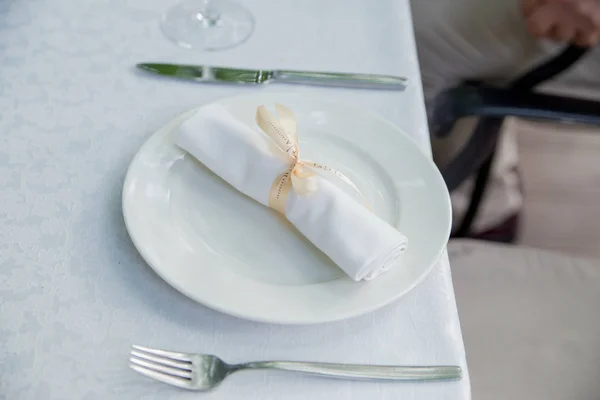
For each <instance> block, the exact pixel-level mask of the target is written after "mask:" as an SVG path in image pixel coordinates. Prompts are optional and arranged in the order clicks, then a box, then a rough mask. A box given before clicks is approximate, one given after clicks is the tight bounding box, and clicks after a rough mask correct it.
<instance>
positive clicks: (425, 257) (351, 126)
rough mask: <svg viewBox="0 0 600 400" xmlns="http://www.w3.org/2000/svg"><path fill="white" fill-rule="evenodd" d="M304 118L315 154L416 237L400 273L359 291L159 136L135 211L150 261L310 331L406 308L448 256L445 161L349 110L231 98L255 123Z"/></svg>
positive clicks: (135, 193) (134, 173)
mask: <svg viewBox="0 0 600 400" xmlns="http://www.w3.org/2000/svg"><path fill="white" fill-rule="evenodd" d="M274 101H277V102H279V103H281V104H283V105H285V106H287V107H289V108H290V109H292V110H293V111H294V113H295V114H296V116H297V118H298V122H299V123H298V126H299V137H300V149H301V151H302V154H303V157H305V158H307V159H312V160H317V161H320V162H323V163H327V164H328V165H330V166H331V167H333V168H336V169H338V170H340V171H341V172H343V173H344V174H346V175H347V176H349V178H350V179H352V180H353V181H354V182H355V183H356V185H357V186H358V187H359V189H360V190H361V191H362V192H363V194H364V195H365V197H366V199H367V201H368V203H369V204H370V206H371V207H372V208H373V210H374V212H376V213H377V214H378V215H379V216H380V217H381V218H383V219H385V220H386V221H388V222H389V223H390V224H392V225H393V226H395V227H397V228H398V229H399V230H400V231H401V232H403V233H404V234H405V235H406V236H407V237H408V250H407V251H406V253H405V255H404V256H403V258H402V259H401V261H400V263H399V265H397V266H395V267H394V268H393V269H392V271H390V272H388V273H386V274H384V275H383V276H380V277H378V278H376V279H375V280H373V281H370V282H354V281H352V280H351V279H349V278H348V277H347V276H346V275H344V274H343V272H341V270H339V269H338V268H337V267H336V266H335V265H334V264H333V263H332V262H331V261H330V260H329V259H328V258H326V257H325V256H324V255H323V254H322V253H321V252H320V251H319V250H317V249H316V248H315V247H314V246H312V245H311V244H310V243H309V242H308V241H307V240H306V239H305V238H304V237H303V236H302V235H301V234H299V233H298V232H296V231H295V230H294V229H292V227H291V225H289V224H287V223H286V222H285V220H283V219H282V218H281V217H280V216H279V215H278V214H277V213H275V212H274V211H272V210H270V209H268V208H266V207H264V206H262V205H260V204H259V203H257V202H254V201H253V200H251V199H249V198H248V197H245V196H243V195H242V194H240V193H239V192H237V191H236V190H235V189H233V188H232V187H231V186H229V185H228V184H226V183H225V182H224V181H222V180H221V179H220V178H218V177H217V176H215V175H214V174H213V173H212V172H210V171H209V170H207V169H206V168H205V167H204V166H203V165H202V164H200V163H199V162H197V161H196V160H195V159H193V158H192V157H191V156H189V155H187V154H186V153H184V152H183V151H182V150H180V149H179V148H177V147H176V146H175V145H174V144H173V142H172V140H171V137H172V133H173V132H174V131H175V130H176V129H178V126H179V125H180V124H181V122H182V121H184V120H185V119H186V118H188V117H189V116H190V115H191V114H192V113H193V111H190V112H188V113H186V114H184V115H182V116H180V117H179V118H177V119H175V120H174V121H172V122H170V123H169V124H167V125H166V126H165V127H163V128H161V129H160V130H159V131H158V132H156V133H155V134H154V135H153V136H152V137H151V138H150V139H149V140H148V141H147V142H146V143H145V144H144V145H143V146H142V148H141V149H140V151H139V152H138V154H137V155H136V156H135V158H134V160H133V162H132V163H131V166H130V167H129V171H128V173H127V177H126V179H125V186H124V188H123V214H124V217H125V223H126V225H127V229H128V230H129V234H130V235H131V238H132V240H133V242H134V244H135V246H136V247H137V249H138V250H139V252H140V253H141V254H142V256H143V257H144V259H145V260H146V262H147V263H148V264H149V265H150V266H151V267H152V268H153V269H154V270H155V271H156V272H157V273H158V274H159V275H160V276H161V277H162V278H163V279H164V280H165V281H167V282H168V283H169V284H171V285H172V286H173V287H175V288H176V289H178V290H179V291H180V292H182V293H184V294H185V295H187V296H189V297H191V298H192V299H194V300H196V301H198V302H200V303H202V304H204V305H206V306H209V307H211V308H214V309H216V310H219V311H222V312H224V313H228V314H231V315H235V316H238V317H241V318H247V319H251V320H257V321H263V322H272V323H284V324H309V323H320V322H327V321H334V320H341V319H344V318H349V317H353V316H357V315H360V314H363V313H366V312H369V311H372V310H375V309H377V308H379V307H382V306H384V305H386V304H388V303H390V302H392V301H393V300H395V299H398V298H399V297H401V296H402V295H404V294H405V293H407V292H408V291H409V290H410V289H412V288H413V287H415V286H416V284H417V283H418V282H419V281H420V280H422V279H423V278H424V277H425V275H426V274H427V273H428V272H429V271H430V269H431V268H432V267H433V265H434V264H435V262H436V261H437V259H438V258H439V256H440V254H441V253H442V251H443V250H444V248H445V246H446V243H447V240H448V236H449V232H450V223H451V212H450V200H449V195H448V192H447V190H446V186H445V184H444V181H443V180H442V177H441V175H440V174H439V171H438V170H437V168H436V167H435V165H434V164H433V162H432V161H431V160H430V159H429V158H428V157H427V156H425V155H424V154H423V153H422V152H421V151H420V150H419V148H418V147H417V146H416V144H415V143H414V142H413V141H412V140H411V139H410V138H409V137H408V136H407V135H406V134H404V133H403V132H402V131H401V130H400V129H399V128H398V127H396V126H394V125H392V124H391V123H389V122H387V121H386V120H384V119H382V118H381V117H379V116H377V115H375V114H372V113H370V112H366V111H363V110H359V109H355V108H352V107H349V106H346V105H341V104H338V103H333V102H327V101H323V100H320V99H316V98H307V97H305V96H302V95H295V94H277V95H276V97H274V95H252V96H241V97H234V98H228V99H224V100H220V101H219V103H221V104H223V105H224V106H225V107H226V108H227V109H228V110H229V111H230V112H231V113H232V114H233V115H234V116H235V117H236V118H238V119H239V120H241V121H243V122H245V123H247V124H249V125H251V126H254V114H255V111H256V107H257V106H258V105H260V104H272V103H273V102H274Z"/></svg>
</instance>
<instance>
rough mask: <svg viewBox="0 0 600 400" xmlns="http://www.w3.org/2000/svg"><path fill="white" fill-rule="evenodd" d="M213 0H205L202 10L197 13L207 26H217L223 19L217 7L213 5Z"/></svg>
mask: <svg viewBox="0 0 600 400" xmlns="http://www.w3.org/2000/svg"><path fill="white" fill-rule="evenodd" d="M213 3H214V1H213V0H204V7H202V12H201V13H199V14H198V15H197V18H198V19H200V20H201V21H202V23H203V24H204V25H205V26H206V27H211V26H216V25H217V24H218V23H219V20H220V19H221V14H220V13H219V11H218V9H217V8H216V7H213Z"/></svg>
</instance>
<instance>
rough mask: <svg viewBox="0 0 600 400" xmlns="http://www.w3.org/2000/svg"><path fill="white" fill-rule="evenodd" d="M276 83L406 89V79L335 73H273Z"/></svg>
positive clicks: (282, 71)
mask: <svg viewBox="0 0 600 400" xmlns="http://www.w3.org/2000/svg"><path fill="white" fill-rule="evenodd" d="M272 79H273V80H275V81H278V82H288V83H299V84H304V85H318V86H337V87H349V88H362V89H388V90H404V89H406V82H407V79H406V78H402V77H400V76H391V75H371V74H346V73H336V72H305V71H285V70H281V71H273V76H272Z"/></svg>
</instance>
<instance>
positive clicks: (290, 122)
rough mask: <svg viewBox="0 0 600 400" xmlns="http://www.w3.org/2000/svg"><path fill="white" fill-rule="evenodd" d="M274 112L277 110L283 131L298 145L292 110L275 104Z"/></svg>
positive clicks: (296, 123)
mask: <svg viewBox="0 0 600 400" xmlns="http://www.w3.org/2000/svg"><path fill="white" fill-rule="evenodd" d="M275 110H277V115H278V116H279V123H280V124H281V126H283V129H285V131H286V132H287V133H288V134H289V135H290V137H291V138H292V140H293V141H294V143H296V144H298V122H297V121H296V116H295V115H294V113H293V112H292V110H290V109H289V108H287V107H285V106H282V105H281V104H277V103H275Z"/></svg>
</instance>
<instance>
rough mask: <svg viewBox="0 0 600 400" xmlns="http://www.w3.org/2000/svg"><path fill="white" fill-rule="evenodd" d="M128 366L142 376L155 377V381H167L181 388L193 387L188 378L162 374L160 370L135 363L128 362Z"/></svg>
mask: <svg viewBox="0 0 600 400" xmlns="http://www.w3.org/2000/svg"><path fill="white" fill-rule="evenodd" d="M129 368H131V369H133V370H134V371H136V372H139V373H140V374H142V375H144V376H147V377H148V378H152V379H156V380H157V381H160V382H163V383H167V384H169V385H173V386H177V387H180V388H183V389H193V387H192V383H191V381H190V380H189V379H185V378H178V377H176V376H171V375H167V374H163V373H162V372H157V371H153V370H151V369H148V368H146V367H142V366H139V365H136V364H129Z"/></svg>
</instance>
